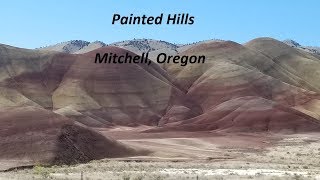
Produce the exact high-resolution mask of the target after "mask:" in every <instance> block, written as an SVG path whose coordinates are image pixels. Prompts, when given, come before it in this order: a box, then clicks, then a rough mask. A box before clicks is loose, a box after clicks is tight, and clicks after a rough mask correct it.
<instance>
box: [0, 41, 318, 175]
mask: <svg viewBox="0 0 320 180" xmlns="http://www.w3.org/2000/svg"><path fill="white" fill-rule="evenodd" d="M71 44H73V45H72V46H71V45H67V46H66V45H63V47H67V48H65V49H66V52H64V51H60V52H58V51H51V50H48V49H47V50H43V49H42V50H27V49H21V48H16V47H11V46H6V45H0V75H1V76H0V127H1V129H2V130H0V135H1V139H2V141H0V143H1V144H0V145H1V146H0V147H1V148H0V152H1V153H0V154H1V155H0V161H4V160H7V162H10V163H9V164H7V165H6V166H4V167H5V168H8V167H15V166H17V163H19V164H22V165H30V164H31V165H32V164H34V162H36V161H38V162H43V163H49V164H54V163H72V162H85V161H88V160H91V159H99V158H104V157H119V156H126V155H129V154H132V153H137V150H133V149H131V148H129V147H125V146H123V145H122V144H120V143H118V142H116V141H113V140H111V139H109V138H108V137H105V136H102V135H101V134H100V133H99V132H98V131H97V130H101V129H103V130H109V129H110V128H112V127H126V128H127V127H130V128H136V127H139V126H143V127H145V126H148V127H149V128H150V130H149V131H172V130H179V131H212V132H230V133H234V132H246V133H248V132H250V133H251V132H254V133H257V132H263V133H266V132H281V133H299V132H314V131H316V132H319V131H320V101H319V100H320V96H319V93H320V84H319V83H320V79H319V78H320V76H319V74H320V57H319V56H318V55H316V54H313V53H309V52H306V51H303V50H301V49H299V48H295V47H292V46H289V45H287V44H286V43H283V42H281V41H278V40H275V39H271V38H258V39H254V40H252V41H250V42H248V43H245V44H243V45H242V44H238V43H235V42H232V41H221V40H214V41H204V42H199V43H196V44H192V45H189V46H188V47H187V48H185V49H183V48H182V46H178V45H174V44H170V43H166V42H159V41H153V40H138V41H126V42H121V43H117V44H114V46H105V45H104V44H103V43H101V42H95V43H83V42H77V43H71ZM62 49H63V48H62ZM128 49H131V51H130V50H128ZM168 49H169V50H172V51H168V52H169V53H170V52H172V53H179V54H180V55H205V56H206V58H207V60H206V63H205V64H189V65H187V66H180V64H166V65H164V66H163V67H160V66H159V65H158V64H156V63H153V62H152V63H151V65H145V64H96V63H94V58H95V54H96V53H97V52H100V53H116V54H118V55H124V54H126V53H129V54H131V55H135V53H134V52H132V51H136V52H138V51H139V52H140V51H150V52H157V51H163V50H168ZM80 51H81V53H80ZM92 128H95V129H96V130H94V129H92ZM75 147H79V148H80V149H78V148H75ZM62 149H63V151H62ZM34 154H37V156H35V155H34ZM17 158H18V159H19V161H18V160H17ZM8 160H9V161H8ZM5 168H2V169H5Z"/></svg>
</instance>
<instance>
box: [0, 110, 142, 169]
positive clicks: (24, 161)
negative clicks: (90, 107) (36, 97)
mask: <svg viewBox="0 0 320 180" xmlns="http://www.w3.org/2000/svg"><path fill="white" fill-rule="evenodd" d="M0 126H1V130H0V135H1V141H0V147H1V148H0V162H1V167H0V169H1V170H3V169H7V168H11V167H17V166H29V165H36V164H73V163H81V162H87V161H90V160H93V159H102V158H107V157H121V156H128V155H133V154H136V153H137V152H136V151H135V150H133V149H130V148H127V147H125V146H124V145H122V144H119V143H117V142H116V141H114V140H110V139H107V138H106V137H104V136H102V135H101V134H99V133H97V132H95V131H93V130H91V129H88V128H86V127H84V126H80V125H79V124H77V123H75V122H74V121H71V120H69V119H68V118H66V117H63V116H61V115H58V114H55V113H53V112H51V111H48V110H44V109H41V108H36V107H19V108H18V107H17V108H4V109H1V110H0Z"/></svg>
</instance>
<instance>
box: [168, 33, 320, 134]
mask: <svg viewBox="0 0 320 180" xmlns="http://www.w3.org/2000/svg"><path fill="white" fill-rule="evenodd" d="M182 54H185V55H188V54H189V55H191V54H205V55H206V56H207V62H206V63H205V64H192V65H189V66H185V67H181V66H179V65H177V64H171V65H169V66H168V68H167V69H168V71H169V73H170V74H172V75H173V79H174V82H175V83H177V84H179V85H180V87H182V88H183V89H184V90H185V91H187V94H186V95H187V97H188V98H190V99H192V100H193V101H195V102H196V103H197V104H199V105H200V106H201V108H202V110H203V112H204V113H203V115H200V116H199V117H194V118H192V119H189V120H185V121H181V122H175V123H172V124H167V126H168V128H169V129H171V128H173V129H177V128H178V127H181V129H183V130H190V128H191V129H192V130H199V129H201V128H204V130H218V131H249V130H250V131H251V130H253V131H280V130H289V131H294V132H296V131H306V130H307V131H308V130H312V129H313V128H315V129H317V126H314V123H315V124H317V123H318V119H319V117H320V116H319V115H320V114H319V110H320V109H319V89H318V82H320V79H319V76H317V74H318V71H319V65H320V64H319V63H320V61H319V59H317V57H316V56H313V55H312V54H309V53H306V52H303V51H302V52H301V51H299V50H296V49H294V48H292V47H290V46H287V45H286V44H284V43H282V42H280V41H276V40H274V39H270V38H260V39H255V40H253V41H250V42H248V43H246V44H245V46H243V45H240V44H237V43H235V42H231V41H225V42H213V43H208V44H201V45H198V46H194V47H192V48H190V49H188V50H187V51H185V52H183V53H182ZM307 69H308V70H307ZM297 110H299V111H300V112H298V111H297ZM170 113H172V112H170ZM311 116H312V117H311ZM251 117H252V118H251ZM167 119H170V116H169V117H167ZM291 120H292V121H291ZM309 120H310V121H311V122H312V123H311V124H310V126H309V127H307V128H306V127H305V125H306V124H308V123H305V122H306V121H309ZM281 121H284V122H283V123H281ZM285 121H288V122H285ZM292 122H294V124H295V125H294V126H293V125H290V124H291V123H292ZM242 123H244V124H242ZM273 123H278V125H277V126H273V125H272V124H273ZM252 126H254V127H252ZM295 126H296V127H295ZM187 127H188V128H187ZM271 127H272V128H271ZM293 127H294V128H293ZM178 129H179V128H178Z"/></svg>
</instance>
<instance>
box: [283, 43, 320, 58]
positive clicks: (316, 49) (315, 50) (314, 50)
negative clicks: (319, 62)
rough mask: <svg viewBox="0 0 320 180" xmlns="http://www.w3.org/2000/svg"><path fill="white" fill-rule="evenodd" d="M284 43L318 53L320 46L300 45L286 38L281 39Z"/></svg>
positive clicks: (319, 52)
mask: <svg viewBox="0 0 320 180" xmlns="http://www.w3.org/2000/svg"><path fill="white" fill-rule="evenodd" d="M283 42H284V43H285V44H287V45H289V46H291V47H293V48H297V49H301V50H303V51H306V52H309V53H313V54H318V55H320V47H314V46H302V45H301V44H299V43H298V42H296V41H294V40H291V39H287V40H284V41H283Z"/></svg>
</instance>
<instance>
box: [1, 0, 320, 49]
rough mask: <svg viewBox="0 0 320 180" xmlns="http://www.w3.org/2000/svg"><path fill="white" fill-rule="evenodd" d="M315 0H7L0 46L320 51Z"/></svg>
mask: <svg viewBox="0 0 320 180" xmlns="http://www.w3.org/2000/svg"><path fill="white" fill-rule="evenodd" d="M319 8H320V1H318V0H305V1H302V0H300V1H299V0H161V1H160V0H159V1H155V0H153V1H146V0H117V1H115V0H90V1H85V0H68V1H67V0H46V1H41V0H28V1H25V0H20V1H19V0H10V1H9V0H7V1H1V2H0V17H1V22H0V24H1V25H0V43H3V44H9V45H13V46H18V47H24V48H36V47H40V46H46V45H50V44H55V43H58V42H62V41H67V40H73V39H81V40H87V41H95V40H101V41H104V42H106V43H111V42H115V41H121V40H126V39H133V38H151V39H160V40H165V41H169V42H173V43H188V42H194V41H199V40H205V39H213V38H217V39H225V40H233V41H236V42H239V43H244V42H246V41H249V40H251V39H253V38H256V37H266V36H268V37H273V38H276V39H279V40H283V39H288V38H291V39H294V40H296V41H298V42H299V43H301V44H303V45H315V46H320V23H319V18H320V10H319ZM114 13H119V14H121V15H123V16H125V15H130V13H133V14H135V15H143V14H146V15H153V16H157V15H159V14H160V13H164V14H169V13H172V14H175V13H189V14H191V15H193V16H195V23H194V24H193V25H185V26H183V25H166V24H163V25H161V26H157V25H128V26H121V25H111V20H112V15H113V14H114Z"/></svg>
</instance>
